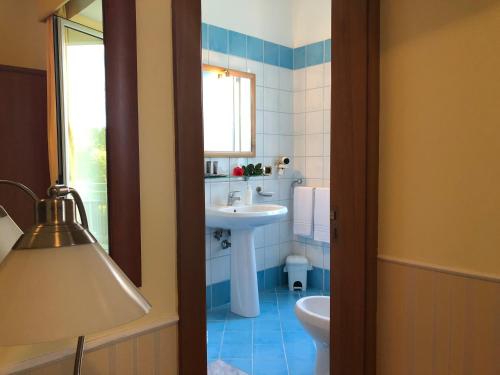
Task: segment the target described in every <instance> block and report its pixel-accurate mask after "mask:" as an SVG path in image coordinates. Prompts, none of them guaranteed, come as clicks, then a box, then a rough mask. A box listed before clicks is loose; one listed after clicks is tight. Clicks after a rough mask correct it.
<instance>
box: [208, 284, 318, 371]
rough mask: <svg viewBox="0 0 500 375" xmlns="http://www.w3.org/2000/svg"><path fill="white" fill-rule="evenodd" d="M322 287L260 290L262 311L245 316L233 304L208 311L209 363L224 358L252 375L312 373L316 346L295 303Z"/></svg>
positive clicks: (314, 293) (315, 292)
mask: <svg viewBox="0 0 500 375" xmlns="http://www.w3.org/2000/svg"><path fill="white" fill-rule="evenodd" d="M321 294H323V293H322V292H321V291H319V290H311V289H309V290H308V291H307V292H289V291H288V289H285V288H284V287H280V288H276V289H274V290H266V291H262V292H260V293H259V298H260V309H261V314H260V316H258V317H257V318H243V317H241V316H239V315H235V314H233V313H231V312H230V311H229V306H228V305H226V306H223V307H219V308H216V309H213V310H210V311H207V348H208V353H207V354H208V362H212V361H215V360H217V359H221V360H223V361H224V362H226V363H228V364H230V365H232V366H234V367H237V368H239V369H241V370H243V371H245V372H247V373H248V374H249V375H261V374H266V375H278V374H279V375H281V374H283V375H312V374H314V366H315V357H316V348H315V346H314V342H313V340H312V339H311V337H310V336H309V335H308V334H307V332H306V331H305V330H304V329H303V328H302V326H301V324H300V322H299V321H298V319H297V317H296V316H295V312H294V307H295V302H296V301H297V300H298V299H299V298H301V297H304V296H305V295H321Z"/></svg>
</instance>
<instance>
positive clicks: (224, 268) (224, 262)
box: [211, 256, 231, 284]
mask: <svg viewBox="0 0 500 375" xmlns="http://www.w3.org/2000/svg"><path fill="white" fill-rule="evenodd" d="M230 273H231V271H230V258H229V256H224V257H218V258H213V259H212V260H211V274H212V275H211V276H212V284H216V283H220V282H221V281H225V280H229V277H230Z"/></svg>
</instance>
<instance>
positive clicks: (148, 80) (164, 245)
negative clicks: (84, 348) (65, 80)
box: [0, 0, 177, 375]
mask: <svg viewBox="0 0 500 375" xmlns="http://www.w3.org/2000/svg"><path fill="white" fill-rule="evenodd" d="M5 4H7V2H5V1H1V2H0V25H1V26H0V27H2V29H1V33H0V35H1V37H2V39H4V34H5V32H6V31H5V32H4V29H3V27H4V24H5V23H10V25H12V26H14V25H16V23H20V22H21V23H22V24H23V25H24V26H25V27H26V28H28V29H30V30H37V32H36V33H35V32H32V33H31V34H32V35H31V36H30V37H33V36H34V35H35V34H39V35H38V39H35V41H33V40H32V39H30V38H26V39H21V40H17V43H16V44H15V45H14V44H12V45H11V44H9V45H8V46H9V49H5V48H4V47H2V49H1V53H0V63H1V64H13V65H19V66H30V67H38V68H43V67H44V65H43V64H44V62H45V45H43V46H42V47H40V46H36V47H37V52H36V53H35V51H27V50H29V49H31V48H32V47H33V46H34V45H36V44H37V43H38V42H36V41H40V43H42V42H43V40H44V37H45V34H44V32H45V28H44V25H43V24H39V23H37V20H36V12H33V10H32V9H31V7H29V6H25V4H24V1H14V0H9V1H8V5H9V6H10V8H8V9H7V8H6V5H5ZM136 6H137V44H138V45H137V50H138V56H137V60H138V87H139V138H140V168H141V171H140V173H141V221H142V274H143V287H142V291H143V293H144V295H145V296H146V297H147V299H148V300H149V301H150V302H151V304H152V305H153V310H152V312H151V313H150V314H149V315H148V316H147V317H145V318H144V319H142V320H140V321H137V322H135V323H132V324H129V325H128V326H127V327H124V328H125V329H131V330H137V329H141V327H143V326H147V325H148V324H150V323H155V322H159V321H163V320H171V319H175V317H176V315H177V285H176V280H177V276H176V227H175V158H174V127H173V86H172V41H171V9H170V7H171V6H170V1H162V0H137V2H136ZM32 7H34V8H33V9H37V8H36V7H35V6H34V5H32ZM7 10H8V12H7ZM28 13H29V14H30V15H31V14H32V13H33V15H32V16H30V17H29V18H28V19H26V18H25V17H24V16H25V15H26V14H28ZM10 18H12V19H10ZM16 20H17V21H16ZM19 20H21V21H19ZM25 20H26V21H25ZM28 21H29V22H28ZM39 25H41V28H40V29H38V27H39ZM20 26H21V25H20V24H18V25H17V26H16V28H15V29H14V30H17V28H20ZM9 32H11V30H10V31H9ZM3 44H4V45H5V44H6V43H5V42H3ZM38 47H40V48H38ZM4 50H5V51H6V52H8V55H9V58H10V57H11V56H12V58H11V59H10V60H7V58H6V56H7V55H6V54H5V53H4ZM17 56H27V57H26V58H24V59H20V58H17V59H15V58H14V57H17ZM28 57H29V58H28ZM121 330H122V329H118V330H113V331H111V332H110V333H116V332H119V331H121ZM170 330H173V332H174V333H171V334H168V335H167V336H166V338H165V340H166V342H167V344H166V346H167V347H168V350H169V353H170V355H171V356H172V357H173V358H174V359H175V358H176V354H175V353H176V350H177V349H176V348H177V339H176V334H175V332H176V329H175V327H173V328H170ZM107 334H108V333H102V334H99V335H95V336H94V338H102V337H103V336H106V335H107ZM91 340H92V338H91ZM74 345H75V343H74V341H72V340H68V341H64V342H57V343H51V344H46V345H36V346H25V347H12V348H7V347H0V373H2V369H5V368H8V367H9V366H10V365H12V364H15V363H19V362H21V361H23V360H27V359H30V358H34V357H37V356H40V355H43V354H47V353H51V352H55V351H59V350H61V349H65V348H69V347H71V348H72V347H73V346H74ZM137 345H139V349H138V350H141V349H140V346H141V343H140V342H139V343H138V344H137ZM103 350H105V351H106V350H107V349H106V348H104V349H103ZM98 352H100V351H98ZM172 353H173V354H172ZM167 354H168V353H167ZM103 355H104V354H103ZM97 363H107V362H99V361H98V362H97ZM96 366H97V367H96V368H95V369H94V370H95V372H94V373H99V374H101V373H107V372H106V371H105V369H102V371H101V369H99V366H100V365H96ZM137 366H139V367H140V366H141V364H140V363H138V364H137ZM61 368H62V367H61V366H59V364H57V365H54V367H53V368H51V369H50V374H54V375H57V374H61V375H62V374H63V373H64V371H63V370H61ZM176 369H177V365H176V362H175V360H173V361H172V363H171V365H170V370H171V371H172V373H174V372H176ZM140 373H141V374H142V373H144V374H146V373H149V372H148V371H144V372H140Z"/></svg>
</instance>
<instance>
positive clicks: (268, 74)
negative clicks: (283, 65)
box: [264, 64, 280, 89]
mask: <svg viewBox="0 0 500 375" xmlns="http://www.w3.org/2000/svg"><path fill="white" fill-rule="evenodd" d="M264 87H269V88H273V89H278V88H279V87H280V72H279V68H278V67H277V66H274V65H268V64H264Z"/></svg>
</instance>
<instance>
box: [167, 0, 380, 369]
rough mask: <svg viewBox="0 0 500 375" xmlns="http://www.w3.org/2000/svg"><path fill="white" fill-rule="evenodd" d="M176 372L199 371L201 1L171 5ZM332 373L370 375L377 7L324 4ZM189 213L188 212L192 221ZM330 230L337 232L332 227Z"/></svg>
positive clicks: (202, 343)
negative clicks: (327, 12) (328, 51)
mask: <svg viewBox="0 0 500 375" xmlns="http://www.w3.org/2000/svg"><path fill="white" fill-rule="evenodd" d="M172 8H173V9H172V10H173V47H174V94H175V137H176V168H177V179H176V183H177V236H178V237H177V259H178V261H177V265H178V269H177V273H178V288H179V318H180V319H179V373H180V374H203V373H206V364H207V363H206V335H205V330H206V322H205V306H206V305H205V298H206V296H205V256H204V252H203V249H204V248H205V247H204V241H205V213H204V206H205V202H204V192H203V189H204V181H203V176H202V165H203V164H202V163H203V125H202V94H201V66H202V63H201V1H200V0H172ZM332 40H333V43H332V77H333V84H332V116H331V118H332V131H331V134H332V163H331V166H332V170H331V176H332V199H331V202H332V207H335V210H336V213H337V214H336V220H334V221H332V228H336V232H337V237H336V238H332V241H331V243H332V244H333V246H332V257H331V265H330V266H331V269H332V272H333V278H332V281H331V283H332V285H331V290H332V304H331V316H332V323H331V343H332V345H331V356H330V358H331V361H332V362H331V373H332V374H335V375H361V374H363V375H368V374H370V375H372V374H375V337H376V292H377V286H376V280H377V279H376V275H377V273H376V252H377V233H378V228H377V225H378V222H377V218H378V208H377V201H378V108H379V105H378V95H379V94H378V79H379V71H378V62H379V1H378V0H332ZM193 213H196V214H193ZM331 232H332V237H333V233H334V232H335V231H334V230H332V231H331Z"/></svg>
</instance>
